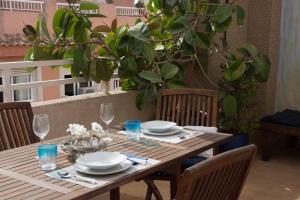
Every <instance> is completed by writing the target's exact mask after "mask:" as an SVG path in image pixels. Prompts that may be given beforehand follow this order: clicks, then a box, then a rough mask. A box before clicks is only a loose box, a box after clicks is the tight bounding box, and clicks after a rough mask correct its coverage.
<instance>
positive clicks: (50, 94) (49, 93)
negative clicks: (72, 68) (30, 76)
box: [42, 67, 60, 100]
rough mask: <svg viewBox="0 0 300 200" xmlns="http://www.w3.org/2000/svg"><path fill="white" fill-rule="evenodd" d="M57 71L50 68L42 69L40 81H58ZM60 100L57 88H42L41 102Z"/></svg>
mask: <svg viewBox="0 0 300 200" xmlns="http://www.w3.org/2000/svg"><path fill="white" fill-rule="evenodd" d="M59 78H60V74H59V70H53V69H52V68H51V67H44V68H43V69H42V80H55V79H59ZM59 98H60V87H59V86H48V87H44V88H43V100H52V99H59Z"/></svg>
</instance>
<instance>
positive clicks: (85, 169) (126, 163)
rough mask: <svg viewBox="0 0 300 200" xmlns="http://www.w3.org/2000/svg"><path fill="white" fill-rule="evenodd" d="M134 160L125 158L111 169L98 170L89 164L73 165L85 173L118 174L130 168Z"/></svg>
mask: <svg viewBox="0 0 300 200" xmlns="http://www.w3.org/2000/svg"><path fill="white" fill-rule="evenodd" d="M132 165H133V164H132V162H131V161H129V160H125V161H124V162H122V163H121V164H119V165H117V166H115V167H112V168H109V169H104V170H96V169H91V168H88V167H87V166H84V165H79V164H74V165H73V169H74V170H76V171H78V172H81V173H84V174H90V175H110V174H116V173H119V172H123V171H125V170H127V169H129V168H130V167H132Z"/></svg>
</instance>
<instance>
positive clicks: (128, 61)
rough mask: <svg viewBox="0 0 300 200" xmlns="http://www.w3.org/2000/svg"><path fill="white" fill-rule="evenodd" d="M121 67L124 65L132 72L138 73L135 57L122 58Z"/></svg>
mask: <svg viewBox="0 0 300 200" xmlns="http://www.w3.org/2000/svg"><path fill="white" fill-rule="evenodd" d="M121 65H124V67H126V68H127V69H129V70H130V71H132V72H136V70H137V64H136V62H135V59H134V58H133V57H124V58H122V60H121Z"/></svg>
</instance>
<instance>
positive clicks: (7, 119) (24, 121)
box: [0, 102, 38, 151]
mask: <svg viewBox="0 0 300 200" xmlns="http://www.w3.org/2000/svg"><path fill="white" fill-rule="evenodd" d="M32 121H33V112H32V108H31V104H30V103H29V102H14V103H1V104H0V151H2V150H7V149H12V148H15V147H20V146H24V145H28V144H32V143H35V142H38V138H37V137H36V136H35V135H34V132H33V129H32Z"/></svg>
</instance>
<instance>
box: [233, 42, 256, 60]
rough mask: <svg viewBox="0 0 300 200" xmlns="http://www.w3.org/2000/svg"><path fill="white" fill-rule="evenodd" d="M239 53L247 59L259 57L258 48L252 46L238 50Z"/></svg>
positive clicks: (248, 45)
mask: <svg viewBox="0 0 300 200" xmlns="http://www.w3.org/2000/svg"><path fill="white" fill-rule="evenodd" d="M237 51H238V52H240V53H241V54H242V55H244V56H246V57H256V56H257V55H258V51H257V49H256V47H255V46H254V45H252V44H246V45H245V46H244V47H242V48H239V49H237Z"/></svg>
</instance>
